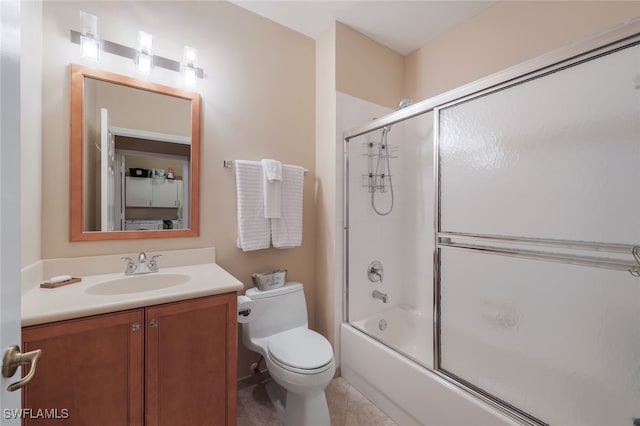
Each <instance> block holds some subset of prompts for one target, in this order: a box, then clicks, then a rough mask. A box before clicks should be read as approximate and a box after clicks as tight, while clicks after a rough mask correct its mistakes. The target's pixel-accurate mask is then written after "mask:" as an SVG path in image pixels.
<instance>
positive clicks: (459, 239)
mask: <svg viewBox="0 0 640 426" xmlns="http://www.w3.org/2000/svg"><path fill="white" fill-rule="evenodd" d="M635 44H640V18H635V19H632V20H630V21H628V22H626V23H624V24H622V25H618V26H616V27H614V28H611V29H609V30H606V31H603V32H601V33H598V34H596V35H594V36H592V37H590V38H588V39H586V40H583V41H580V42H578V43H574V44H571V45H569V46H566V47H563V48H560V49H557V50H554V51H551V52H549V53H547V54H544V55H542V56H540V57H538V58H535V59H532V60H529V61H526V62H524V63H522V64H519V65H516V66H513V67H511V68H508V69H506V70H504V71H501V72H498V73H495V74H493V75H490V76H488V77H486V78H482V79H480V80H477V81H474V82H472V83H469V84H466V85H464V86H462V87H460V88H457V89H454V90H451V91H448V92H445V93H443V94H441V95H437V96H434V97H432V98H429V99H426V100H423V101H421V102H417V103H414V104H412V105H410V106H407V107H405V108H402V109H399V110H397V111H395V112H393V113H391V114H388V115H386V116H384V117H381V118H378V119H376V120H374V121H371V122H369V123H366V124H364V125H362V126H359V127H355V128H352V129H350V130H348V131H346V132H344V133H343V154H344V169H343V170H344V177H345V178H344V179H343V181H344V187H343V224H344V227H343V232H344V239H343V241H344V244H343V263H344V264H343V266H344V267H343V272H344V273H343V287H342V291H343V296H344V299H343V315H344V317H343V322H348V321H349V282H348V276H349V182H348V176H349V151H348V146H349V145H348V144H349V142H350V141H351V139H354V138H356V137H358V136H362V135H364V134H367V133H369V132H372V131H376V130H379V129H382V128H384V127H387V126H391V125H394V124H396V123H400V122H403V121H405V120H409V119H411V118H414V117H417V116H420V115H423V114H426V113H429V112H434V117H433V120H434V185H435V188H434V189H435V191H434V196H435V197H434V230H435V232H434V242H435V250H434V252H433V266H434V267H433V284H434V285H433V356H434V358H433V359H434V365H433V370H431V369H429V370H430V371H432V372H433V373H434V374H435V375H436V376H438V378H439V380H441V381H442V383H443V384H445V385H447V386H454V387H456V388H458V389H460V390H462V391H463V392H466V393H468V394H470V395H472V396H474V397H476V398H478V399H480V400H481V401H482V402H484V403H486V404H488V405H489V406H491V407H493V408H494V409H496V410H497V411H498V412H499V413H501V414H503V415H505V416H506V417H508V418H509V419H511V420H513V421H516V422H517V423H519V424H522V425H536V426H539V425H544V424H545V423H544V422H542V421H541V420H539V419H536V418H534V417H532V416H530V415H529V414H527V413H524V412H522V411H521V410H519V409H518V408H516V407H513V406H511V405H509V404H507V403H506V402H504V401H501V400H499V399H497V398H495V397H493V396H492V395H489V394H487V393H486V392H484V391H483V390H482V389H479V388H477V387H476V386H474V385H473V384H471V383H468V382H466V381H464V380H463V379H461V378H459V377H457V376H455V375H453V374H451V373H447V372H446V371H444V370H442V369H441V359H440V358H441V352H440V347H441V340H440V303H439V301H440V248H441V247H446V246H456V247H459V248H463V249H464V248H465V238H466V237H467V236H466V235H464V234H453V233H443V232H441V231H440V230H441V227H440V225H441V221H440V214H441V212H440V197H441V194H440V156H439V143H438V136H439V112H440V110H441V109H442V108H445V107H448V106H451V105H454V104H457V103H460V102H465V101H467V100H471V99H473V98H477V97H480V96H483V95H487V94H489V93H492V92H496V91H499V90H504V89H506V88H508V87H511V86H514V85H518V84H522V83H524V82H526V81H529V80H532V79H536V78H540V77H542V76H545V75H548V74H550V73H554V72H556V71H559V70H562V69H564V68H566V67H570V66H574V65H577V64H579V63H581V62H584V61H588V60H591V59H594V58H596V57H598V56H601V55H604V54H607V53H610V52H613V51H616V50H618V49H622V48H625V47H629V46H631V45H635ZM403 101H404V100H403ZM487 238H488V239H489V240H491V242H492V243H497V244H503V243H506V244H508V243H509V242H511V241H509V239H508V238H498V237H487ZM521 242H525V243H527V244H530V245H537V246H541V247H557V248H561V249H562V248H566V249H576V245H575V242H571V241H562V240H544V239H522V241H521ZM581 248H582V249H590V250H593V249H595V250H600V251H605V252H608V253H629V254H630V253H631V250H632V249H633V246H627V245H619V244H596V243H584V247H578V249H581ZM471 249H477V246H476V247H473V248H471ZM484 250H485V251H491V252H492V253H494V254H500V255H506V256H519V255H522V253H515V252H513V251H510V250H508V249H504V250H502V249H498V250H491V249H484ZM525 255H526V256H529V258H536V255H537V254H536V253H535V252H531V253H529V254H526V253H525ZM554 257H555V258H556V259H557V261H562V262H566V263H580V264H583V265H589V266H596V267H604V268H608V269H618V270H625V269H627V268H633V267H635V266H637V265H634V264H633V263H628V262H626V261H612V262H599V261H597V260H595V259H590V258H588V257H586V256H576V255H571V254H567V255H562V256H554ZM547 260H548V259H547Z"/></svg>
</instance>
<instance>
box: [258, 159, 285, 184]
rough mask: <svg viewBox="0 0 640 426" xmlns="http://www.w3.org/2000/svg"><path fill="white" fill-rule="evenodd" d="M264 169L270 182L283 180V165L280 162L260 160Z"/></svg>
mask: <svg viewBox="0 0 640 426" xmlns="http://www.w3.org/2000/svg"><path fill="white" fill-rule="evenodd" d="M260 162H261V163H262V169H263V170H264V174H265V175H266V177H267V179H268V180H269V182H280V181H281V180H282V163H281V162H279V161H278V160H269V159H265V158H263V159H262V160H260Z"/></svg>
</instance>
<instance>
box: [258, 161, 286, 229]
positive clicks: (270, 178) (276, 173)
mask: <svg viewBox="0 0 640 426" xmlns="http://www.w3.org/2000/svg"><path fill="white" fill-rule="evenodd" d="M260 163H261V164H262V172H263V173H264V217H266V218H269V219H273V218H279V217H280V215H281V214H282V209H281V205H282V196H281V187H282V163H280V162H279V161H277V160H265V159H263V160H261V161H260Z"/></svg>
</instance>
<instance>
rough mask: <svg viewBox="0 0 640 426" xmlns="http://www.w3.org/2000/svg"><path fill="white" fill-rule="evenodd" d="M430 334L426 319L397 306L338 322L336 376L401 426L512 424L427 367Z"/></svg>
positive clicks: (499, 425) (506, 418)
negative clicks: (339, 358)
mask: <svg viewBox="0 0 640 426" xmlns="http://www.w3.org/2000/svg"><path fill="white" fill-rule="evenodd" d="M381 320H384V322H383V323H382V324H381ZM381 325H382V327H381ZM385 325H386V326H385ZM365 332H366V333H369V334H370V336H369V335H368V334H366V333H365ZM432 335H433V333H432V323H431V315H425V314H422V313H419V312H416V311H412V310H410V309H405V308H402V307H399V308H394V309H390V310H387V311H384V312H381V313H378V314H375V315H372V316H370V317H368V318H364V319H361V320H358V321H354V322H353V323H352V324H348V323H343V324H342V325H341V332H340V357H341V374H342V376H343V377H344V379H345V380H347V381H348V382H349V383H351V385H352V386H354V387H355V388H356V389H358V391H360V392H361V393H362V394H363V395H365V396H366V397H367V398H369V399H370V400H371V401H373V402H374V403H375V404H376V405H377V406H378V407H379V408H380V409H381V410H382V411H384V412H385V413H386V414H387V415H388V416H389V417H391V418H392V419H393V420H394V421H395V422H396V423H397V424H398V425H400V426H412V425H433V426H459V425H463V424H474V425H478V426H505V425H517V424H518V423H516V422H515V421H514V420H513V419H511V418H509V417H506V416H505V415H504V414H502V413H501V412H499V411H497V410H495V409H494V408H492V407H491V406H489V405H487V404H485V403H483V402H482V401H481V400H479V399H477V398H475V397H474V396H472V395H470V394H468V393H467V392H464V391H463V390H461V389H459V388H458V387H456V386H455V385H453V384H451V383H449V382H448V381H446V380H445V379H443V378H442V377H440V376H438V375H437V374H435V373H434V372H433V371H432V370H430V369H429V368H427V367H428V366H431V365H433V355H432V352H433V349H432V347H433V346H432V345H433V343H432ZM421 336H422V338H421ZM382 342H385V343H382ZM390 346H393V347H394V348H396V349H397V350H394V349H391V347H390Z"/></svg>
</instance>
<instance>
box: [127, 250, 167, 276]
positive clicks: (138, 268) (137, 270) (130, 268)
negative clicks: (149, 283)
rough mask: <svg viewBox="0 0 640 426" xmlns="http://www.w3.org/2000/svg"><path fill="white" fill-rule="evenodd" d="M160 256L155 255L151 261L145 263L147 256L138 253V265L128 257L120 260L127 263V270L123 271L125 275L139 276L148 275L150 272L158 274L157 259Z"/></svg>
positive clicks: (143, 253)
mask: <svg viewBox="0 0 640 426" xmlns="http://www.w3.org/2000/svg"><path fill="white" fill-rule="evenodd" d="M160 256H161V255H160V254H156V255H154V256H152V257H151V260H150V261H149V262H148V263H147V254H146V253H145V252H143V251H142V252H140V254H139V255H138V264H137V265H136V263H135V262H134V260H133V259H132V258H130V257H123V258H122V260H126V261H127V268H126V269H125V270H124V274H125V275H139V274H148V273H150V272H158V269H159V268H158V258H159V257H160Z"/></svg>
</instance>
